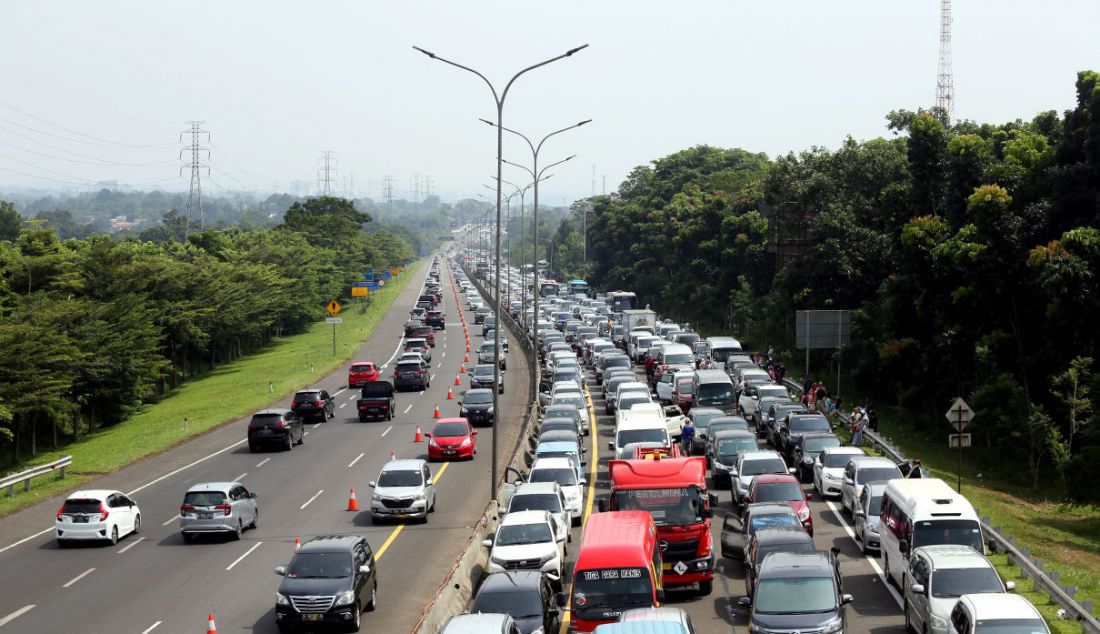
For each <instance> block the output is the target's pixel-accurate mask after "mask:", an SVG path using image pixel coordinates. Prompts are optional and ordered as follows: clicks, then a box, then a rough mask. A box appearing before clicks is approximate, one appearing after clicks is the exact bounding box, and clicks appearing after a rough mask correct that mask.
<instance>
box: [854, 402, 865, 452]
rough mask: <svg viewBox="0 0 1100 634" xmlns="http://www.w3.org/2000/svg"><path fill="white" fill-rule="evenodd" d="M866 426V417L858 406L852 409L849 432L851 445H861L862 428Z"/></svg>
mask: <svg viewBox="0 0 1100 634" xmlns="http://www.w3.org/2000/svg"><path fill="white" fill-rule="evenodd" d="M866 428H867V417H866V416H865V415H864V414H863V410H862V409H860V408H859V407H858V406H857V407H855V408H853V409H852V418H851V432H852V446H853V447H862V446H863V430H864V429H866Z"/></svg>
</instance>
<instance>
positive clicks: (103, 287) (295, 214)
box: [0, 197, 414, 463]
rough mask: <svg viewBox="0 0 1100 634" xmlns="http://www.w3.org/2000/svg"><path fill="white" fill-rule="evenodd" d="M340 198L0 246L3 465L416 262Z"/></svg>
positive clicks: (127, 409)
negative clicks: (369, 278)
mask: <svg viewBox="0 0 1100 634" xmlns="http://www.w3.org/2000/svg"><path fill="white" fill-rule="evenodd" d="M369 221H370V217H369V216H368V215H367V214H365V213H361V212H359V211H357V210H356V209H355V207H354V206H353V205H352V203H351V202H350V201H346V200H343V199H339V198H331V197H321V198H314V199H309V200H306V201H304V202H296V203H294V204H293V205H291V207H290V208H289V209H288V210H287V212H286V214H285V217H284V221H283V223H282V224H280V225H279V226H277V227H274V228H271V229H262V230H256V231H244V230H241V229H239V228H234V229H226V230H222V231H216V230H207V231H204V232H201V233H191V234H190V235H188V236H187V237H186V240H183V241H171V240H169V241H162V242H148V241H141V240H137V239H125V240H118V239H112V237H110V236H105V235H98V236H92V237H89V238H86V239H76V238H71V239H68V240H64V241H63V240H60V239H59V238H58V236H57V234H56V233H55V232H54V231H52V230H49V229H41V228H24V229H23V230H22V231H21V232H20V233H19V234H18V236H16V238H15V240H14V241H11V240H0V349H3V350H4V351H5V354H4V355H3V357H0V445H4V444H6V445H8V447H9V450H10V451H9V456H10V461H11V462H13V463H14V462H18V461H19V460H20V459H22V458H26V457H28V456H33V455H34V454H35V453H36V452H37V451H39V450H41V449H42V448H43V447H44V446H49V447H56V446H58V445H59V444H60V443H62V442H65V441H68V440H70V439H75V438H78V437H79V436H80V435H81V434H82V433H86V432H87V431H94V430H96V429H98V428H100V427H103V426H106V425H110V424H113V423H116V422H118V421H120V420H122V419H124V418H125V417H126V416H127V415H128V414H129V413H131V412H133V411H135V410H136V409H138V408H140V407H141V406H142V405H143V404H145V403H148V402H150V401H152V400H155V399H156V398H158V397H159V395H161V394H163V393H164V392H165V391H166V390H167V389H170V388H171V387H173V386H175V385H178V384H179V383H180V382H182V381H185V380H187V378H189V377H192V376H195V375H196V374H198V373H201V372H204V371H207V370H209V369H211V368H214V367H217V366H218V365H220V364H222V363H226V362H229V361H232V360H234V359H237V358H239V357H240V356H241V355H245V354H248V353H249V352H251V351H253V350H256V349H257V348H259V347H260V346H263V345H264V344H265V343H266V342H268V341H269V340H270V339H271V338H272V337H275V336H279V335H286V334H294V333H297V332H301V331H302V330H303V329H305V328H306V327H307V326H309V325H310V324H311V323H313V322H314V321H316V320H317V319H319V318H320V317H321V316H322V315H323V312H324V308H323V307H324V305H325V303H326V302H327V301H328V300H330V299H332V298H338V297H345V296H347V295H348V293H349V290H348V289H349V287H350V285H351V283H352V282H354V281H357V280H360V279H362V274H363V271H364V269H365V267H366V266H373V267H375V268H382V267H386V266H391V265H394V264H399V263H401V262H402V261H403V260H405V259H409V258H412V257H414V254H413V252H412V249H411V248H410V246H409V244H408V242H406V241H405V240H404V239H402V238H400V237H398V236H396V235H394V234H391V233H388V232H386V231H374V232H366V231H363V230H362V227H363V226H364V224H365V223H368V222H369Z"/></svg>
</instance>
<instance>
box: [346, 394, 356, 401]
mask: <svg viewBox="0 0 1100 634" xmlns="http://www.w3.org/2000/svg"><path fill="white" fill-rule="evenodd" d="M358 396H359V395H358V394H352V395H351V396H349V397H348V400H349V401H354V400H355V399H356V397H358Z"/></svg>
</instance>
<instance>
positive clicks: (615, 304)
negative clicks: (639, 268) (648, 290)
mask: <svg viewBox="0 0 1100 634" xmlns="http://www.w3.org/2000/svg"><path fill="white" fill-rule="evenodd" d="M608 299H610V303H611V312H613V313H621V312H623V311H624V310H633V309H635V308H637V307H638V296H637V295H635V294H634V293H631V292H630V291H614V292H613V293H611V294H610V295H608Z"/></svg>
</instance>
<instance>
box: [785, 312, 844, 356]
mask: <svg viewBox="0 0 1100 634" xmlns="http://www.w3.org/2000/svg"><path fill="white" fill-rule="evenodd" d="M794 334H795V347H796V348H798V349H799V350H802V349H805V348H840V347H842V346H844V345H846V344H847V343H848V342H849V340H850V339H851V336H852V334H851V324H850V323H849V321H848V311H846V310H800V311H797V312H796V313H795V319H794Z"/></svg>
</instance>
